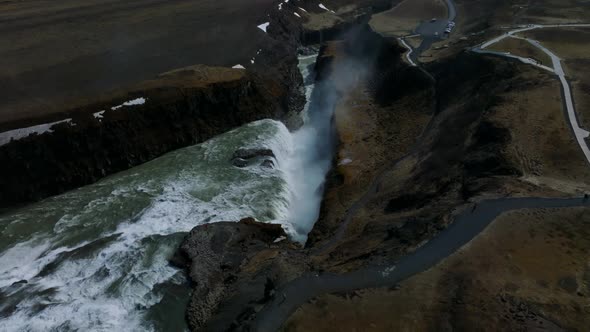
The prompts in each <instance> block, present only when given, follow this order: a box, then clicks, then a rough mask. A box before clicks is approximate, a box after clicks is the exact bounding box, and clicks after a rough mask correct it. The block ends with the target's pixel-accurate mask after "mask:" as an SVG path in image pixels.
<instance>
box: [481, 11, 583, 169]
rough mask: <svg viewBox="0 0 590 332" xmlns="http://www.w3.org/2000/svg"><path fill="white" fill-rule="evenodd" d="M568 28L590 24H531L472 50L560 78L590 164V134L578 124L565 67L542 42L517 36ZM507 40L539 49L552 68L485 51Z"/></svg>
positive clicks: (500, 53) (581, 145) (569, 118)
mask: <svg viewBox="0 0 590 332" xmlns="http://www.w3.org/2000/svg"><path fill="white" fill-rule="evenodd" d="M566 27H590V24H586V23H575V24H550V25H540V24H531V25H528V26H526V27H522V28H518V29H515V30H511V31H508V32H506V33H504V34H502V35H500V36H498V37H495V38H493V39H490V40H489V41H487V42H485V43H483V44H481V45H479V46H476V47H475V48H473V49H472V51H473V52H476V53H482V54H491V55H497V56H502V57H506V58H512V59H516V60H519V61H521V62H523V63H526V64H530V65H533V66H535V67H538V68H541V69H543V70H546V71H549V72H551V73H554V74H555V75H557V77H558V78H559V81H560V83H561V86H562V90H563V96H564V104H565V107H566V111H567V115H568V120H569V123H570V126H571V128H572V131H573V132H574V136H575V137H576V141H577V142H578V145H579V146H580V149H582V152H583V153H584V156H585V157H586V161H587V162H588V163H589V164H590V149H589V148H588V144H587V143H586V141H585V138H587V137H588V136H589V135H590V132H588V131H587V130H585V129H583V128H582V127H580V124H579V123H578V119H577V117H576V110H575V106H574V101H573V97H572V92H571V89H570V86H569V82H568V81H567V79H566V74H565V70H564V69H563V66H562V65H561V59H560V58H559V57H558V56H557V55H556V54H555V53H553V52H552V51H551V50H549V49H548V48H546V47H545V46H543V45H542V44H541V43H540V42H538V41H536V40H534V39H530V38H526V37H521V36H517V35H516V34H518V33H521V32H525V31H530V30H535V29H543V28H566ZM505 38H515V39H521V40H525V41H527V42H529V43H530V44H531V45H533V46H534V47H536V48H537V49H539V50H541V51H543V52H544V53H545V54H547V55H548V56H549V57H550V58H551V62H552V67H547V66H544V65H541V64H539V63H538V62H537V61H536V60H534V59H531V58H524V57H520V56H517V55H513V54H510V53H508V52H497V51H488V50H485V49H486V48H488V47H490V46H492V45H494V44H496V43H498V42H500V41H501V40H503V39H505Z"/></svg>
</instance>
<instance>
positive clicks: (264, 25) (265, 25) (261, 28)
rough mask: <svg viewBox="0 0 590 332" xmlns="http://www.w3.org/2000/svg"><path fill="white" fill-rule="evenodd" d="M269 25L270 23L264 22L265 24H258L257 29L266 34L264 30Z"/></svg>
mask: <svg viewBox="0 0 590 332" xmlns="http://www.w3.org/2000/svg"><path fill="white" fill-rule="evenodd" d="M269 24H270V22H265V23H262V24H260V25H259V26H258V29H260V30H262V31H264V32H266V28H268V25H269Z"/></svg>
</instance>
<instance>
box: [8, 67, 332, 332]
mask: <svg viewBox="0 0 590 332" xmlns="http://www.w3.org/2000/svg"><path fill="white" fill-rule="evenodd" d="M314 62H315V56H310V57H305V58H302V59H301V61H300V69H301V71H302V73H303V75H304V76H305V77H306V89H307V90H306V93H307V96H308V100H309V98H310V97H311V94H312V91H313V86H314V85H313V77H312V76H313V75H312V74H311V71H310V69H309V68H310V65H311V64H313V63H314ZM302 115H303V116H304V118H305V122H304V125H303V127H302V128H300V129H299V130H297V131H295V132H293V133H291V132H289V130H288V129H287V128H286V127H285V126H284V125H283V124H282V123H281V122H278V121H274V120H261V121H257V122H254V123H250V124H246V125H244V126H242V127H240V128H237V129H235V130H233V131H230V132H228V133H225V134H223V135H220V136H217V137H215V138H213V139H211V140H209V141H207V142H205V143H202V144H198V145H194V146H190V147H187V148H183V149H180V150H177V151H174V152H171V153H168V154H166V155H164V156H162V157H159V158H157V159H155V160H152V161H150V162H148V163H145V164H143V165H141V166H138V167H135V168H132V169H130V170H127V171H124V172H121V173H118V174H115V175H112V176H110V177H107V178H105V179H103V180H101V181H99V182H98V183H95V184H92V185H89V186H85V187H82V188H79V189H77V190H73V191H71V192H68V193H65V194H62V195H59V196H55V197H52V198H49V199H46V200H43V201H41V202H39V203H36V204H32V205H29V206H26V207H23V208H20V209H18V210H15V211H11V212H8V213H5V214H3V215H1V216H0V298H2V301H1V303H0V330H1V331H146V330H162V331H163V330H166V331H169V330H183V329H185V328H186V326H185V324H184V308H185V304H186V302H187V300H188V296H189V291H190V289H189V287H188V286H187V285H186V283H187V279H186V276H185V274H184V271H182V270H179V269H176V268H174V267H172V266H171V265H170V264H169V258H170V257H171V256H172V254H173V252H174V251H175V250H176V248H177V247H178V245H179V244H180V242H181V241H182V238H183V237H184V235H185V234H186V232H188V231H190V230H191V229H192V228H193V227H195V226H197V225H199V224H203V223H210V222H216V221H237V220H240V219H241V218H245V217H254V218H256V219H257V220H259V221H262V222H271V223H278V224H281V225H282V226H283V228H284V229H285V230H286V231H287V233H288V234H289V235H290V237H291V238H292V239H295V240H297V241H301V242H304V241H305V239H306V236H307V233H308V232H309V230H310V229H311V227H312V226H313V223H314V222H315V219H317V214H318V211H319V205H320V201H321V196H322V191H321V190H320V189H321V186H322V183H323V181H324V178H325V174H326V172H327V171H328V170H329V168H330V160H331V156H330V155H329V154H328V155H326V156H323V157H322V158H316V155H317V152H318V151H316V150H315V148H312V147H317V146H321V145H322V144H323V142H325V141H326V139H325V135H324V134H323V133H325V132H326V124H327V125H328V126H329V122H330V117H331V115H329V114H328V115H325V116H324V115H321V114H316V113H314V112H311V111H310V109H309V105H308V106H306V108H305V110H304V112H303V113H302ZM240 148H269V149H272V151H273V152H274V154H275V156H276V158H274V159H275V160H273V162H274V167H273V168H269V167H264V166H262V165H261V163H262V161H263V160H254V161H251V162H250V164H249V165H248V166H246V167H244V168H238V167H235V166H233V165H232V164H231V162H230V161H231V159H232V155H233V153H234V152H235V151H236V150H238V149H240ZM326 160H327V161H326ZM296 216H297V217H296Z"/></svg>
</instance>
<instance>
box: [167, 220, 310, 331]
mask: <svg viewBox="0 0 590 332" xmlns="http://www.w3.org/2000/svg"><path fill="white" fill-rule="evenodd" d="M295 246H296V245H295V244H293V243H292V242H290V241H289V240H287V238H286V234H285V232H284V231H283V229H282V228H281V226H280V225H273V224H264V223H259V222H256V221H255V220H254V219H252V218H247V219H243V220H241V221H240V222H237V223H236V222H219V223H213V224H205V225H201V226H197V227H195V228H194V229H193V230H192V231H191V232H190V233H189V234H188V235H187V236H186V238H185V239H184V241H183V243H182V245H181V247H180V249H179V250H178V252H177V254H176V256H175V257H174V259H173V262H174V263H175V264H176V265H179V266H183V267H186V268H187V269H188V271H189V276H190V279H191V281H192V282H193V292H192V295H191V299H190V303H189V306H188V309H187V313H186V315H187V321H188V323H189V326H190V327H191V329H192V330H217V331H219V330H227V329H228V328H235V327H236V325H235V324H237V321H234V319H235V317H230V318H229V319H224V318H223V317H225V316H224V310H225V309H226V308H227V307H226V306H223V304H224V303H225V304H226V305H227V302H228V301H229V303H231V306H230V309H236V306H238V307H237V308H238V310H239V311H240V312H241V314H240V316H241V317H240V318H241V319H242V320H247V318H248V317H249V316H250V315H253V314H254V313H255V312H256V311H257V310H259V308H260V307H261V306H262V305H263V304H264V303H265V302H266V301H268V300H269V299H271V298H273V297H275V296H277V294H275V288H276V287H277V285H279V284H282V283H284V282H286V281H287V280H291V279H293V278H294V277H295V276H297V273H296V272H294V271H295V270H296V268H297V267H298V265H299V260H298V259H297V255H295V254H293V251H292V250H288V249H294V248H295ZM230 312H232V313H234V311H232V310H230ZM214 315H215V316H216V319H215V320H212V321H210V319H211V318H212V317H213V316H214Z"/></svg>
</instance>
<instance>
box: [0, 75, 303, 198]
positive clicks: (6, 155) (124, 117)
mask: <svg viewBox="0 0 590 332" xmlns="http://www.w3.org/2000/svg"><path fill="white" fill-rule="evenodd" d="M292 79H294V80H295V79H296V77H293V78H292ZM284 85H285V86H286V85H288V83H285V84H284ZM285 86H281V85H278V84H277V82H274V81H270V80H265V78H264V77H261V76H260V75H257V74H256V73H248V72H246V71H245V70H238V69H228V68H207V67H204V66H195V67H190V68H185V69H181V70H176V71H174V72H170V73H166V74H164V75H161V76H160V77H158V78H157V79H155V80H152V81H149V82H144V83H142V84H140V85H139V86H137V87H134V88H132V89H130V90H128V91H126V92H123V93H117V94H116V95H115V96H113V97H112V98H108V99H106V100H102V101H100V102H97V103H95V104H93V105H88V106H86V107H84V109H82V110H74V111H72V112H71V113H72V114H73V115H72V116H71V118H72V121H71V122H70V123H69V124H68V123H62V124H59V125H57V126H54V127H53V128H52V130H53V132H45V133H43V134H41V135H33V136H29V137H26V138H24V139H20V140H17V141H12V142H10V143H8V144H5V145H3V146H0V161H1V162H0V172H2V175H3V176H2V178H1V179H0V188H2V189H1V191H0V206H2V207H7V206H10V205H14V204H19V203H24V202H28V201H33V200H38V199H41V198H44V197H47V196H50V195H55V194H59V193H61V192H63V191H66V190H68V189H72V188H75V187H78V186H82V185H85V184H88V183H92V182H94V181H96V180H98V179H100V178H101V177H104V176H105V175H108V174H111V173H114V172H117V171H121V170H124V169H127V168H130V167H133V166H135V165H138V164H140V163H143V162H146V161H148V160H151V159H153V158H155V157H158V156H160V155H162V154H164V153H166V152H168V151H171V150H174V149H178V148H180V147H184V146H187V145H191V144H195V143H198V142H202V141H204V140H206V139H209V138H211V137H213V136H215V135H218V134H221V133H223V132H225V131H228V130H230V129H232V128H235V127H237V126H240V125H242V124H244V123H247V122H250V121H254V120H258V119H263V118H273V119H285V118H286V116H287V113H288V112H289V110H290V106H291V105H290V104H291V103H290V99H293V97H292V96H291V94H293V93H296V91H289V90H287V89H286V88H285ZM134 98H144V99H145V103H144V104H142V105H132V106H123V107H120V108H118V109H115V110H113V109H111V107H113V106H114V105H121V104H123V103H124V102H125V101H128V100H133V99H134ZM294 108H295V109H297V106H296V107H294ZM102 110H106V111H105V112H104V113H100V114H97V115H96V116H95V115H94V114H95V113H97V112H101V111H102Z"/></svg>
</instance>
